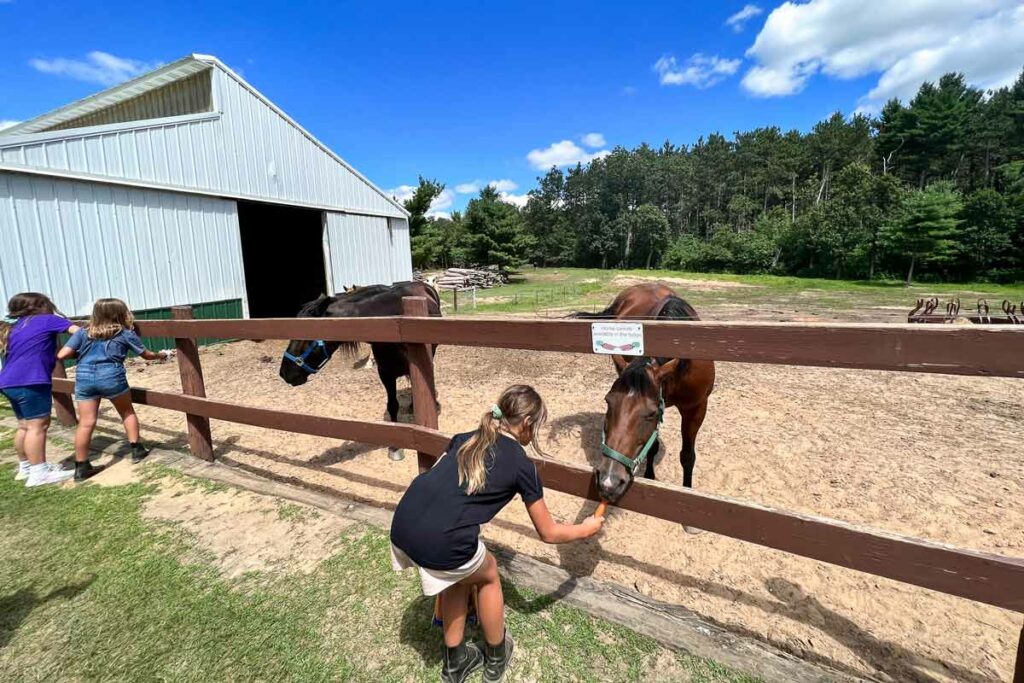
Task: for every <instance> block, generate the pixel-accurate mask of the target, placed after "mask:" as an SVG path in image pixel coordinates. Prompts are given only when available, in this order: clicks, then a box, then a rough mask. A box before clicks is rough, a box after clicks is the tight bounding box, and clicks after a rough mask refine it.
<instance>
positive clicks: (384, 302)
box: [280, 282, 441, 460]
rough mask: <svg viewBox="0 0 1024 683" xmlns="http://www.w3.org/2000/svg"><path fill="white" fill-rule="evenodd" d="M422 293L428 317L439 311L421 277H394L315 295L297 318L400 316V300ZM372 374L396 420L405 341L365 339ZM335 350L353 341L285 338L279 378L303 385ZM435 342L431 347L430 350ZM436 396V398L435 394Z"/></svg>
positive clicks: (405, 368) (395, 454) (405, 369)
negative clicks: (372, 363)
mask: <svg viewBox="0 0 1024 683" xmlns="http://www.w3.org/2000/svg"><path fill="white" fill-rule="evenodd" d="M407 296H422V297H426V299H427V311H428V313H429V314H430V315H431V316H438V317H439V316H440V315H441V301H440V299H439V298H438V296H437V292H436V291H435V290H434V288H433V287H431V286H430V285H427V284H425V283H423V282H396V283H395V284H393V285H370V286H367V287H357V288H353V289H352V290H351V291H348V292H346V293H345V294H338V295H336V296H327V295H321V296H320V297H319V298H317V299H316V300H315V301H310V302H309V303H307V304H306V305H304V306H303V307H302V309H301V310H300V311H299V315H298V317H300V318H366V317H375V316H391V315H402V299H403V298H404V297H407ZM370 348H371V350H372V353H373V359H374V361H376V365H377V375H378V376H379V377H380V381H381V384H383V385H384V390H385V391H386V392H387V395H388V402H387V411H388V416H389V417H390V418H391V421H392V422H397V421H398V386H397V382H398V378H399V377H406V376H408V375H409V358H408V356H407V355H406V347H405V344H394V343H381V342H374V343H372V344H370ZM338 349H341V350H342V352H343V353H347V354H349V355H354V354H355V353H356V352H357V351H358V350H359V343H358V342H336V341H323V340H321V339H317V340H293V341H291V342H289V343H288V348H287V349H285V352H284V357H283V358H282V359H281V371H280V375H281V379H283V380H284V381H285V382H288V384H290V385H292V386H293V387H296V386H299V385H300V384H305V383H306V382H307V381H308V380H309V378H310V376H311V375H314V374H316V373H317V372H318V371H319V370H320V368H322V367H323V366H324V365H326V364H327V361H329V360H330V359H331V356H333V355H334V353H335V352H336V351H338ZM436 350H437V347H436V346H434V347H431V353H433V352H434V351H436ZM435 400H436V397H435ZM388 455H389V456H390V457H391V458H392V459H393V460H400V459H401V454H400V451H398V450H396V449H388Z"/></svg>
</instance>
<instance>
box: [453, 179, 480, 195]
mask: <svg viewBox="0 0 1024 683" xmlns="http://www.w3.org/2000/svg"><path fill="white" fill-rule="evenodd" d="M455 191H456V192H458V193H459V194H476V193H477V192H479V191H480V181H479V180H472V181H470V182H468V183H459V184H458V185H456V186H455Z"/></svg>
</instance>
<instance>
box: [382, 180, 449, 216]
mask: <svg viewBox="0 0 1024 683" xmlns="http://www.w3.org/2000/svg"><path fill="white" fill-rule="evenodd" d="M416 187H417V186H416V185H399V186H398V187H393V188H391V189H390V190H388V191H387V193H388V194H389V195H391V196H392V197H394V198H395V201H398V202H400V203H405V202H406V201H407V200H409V199H412V196H413V195H414V194H415V193H416ZM454 203H455V193H454V192H452V191H451V190H449V189H447V188H445V189H443V190H441V194H439V195H437V196H436V197H434V201H432V202H430V208H429V209H428V210H427V214H426V215H427V216H429V217H431V218H436V217H443V218H448V217H450V215H451V214H450V213H449V212H448V209H451V208H452V204H454Z"/></svg>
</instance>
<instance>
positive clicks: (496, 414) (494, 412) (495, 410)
mask: <svg viewBox="0 0 1024 683" xmlns="http://www.w3.org/2000/svg"><path fill="white" fill-rule="evenodd" d="M491 417H493V418H494V419H495V420H500V419H501V418H502V417H503V415H502V412H501V408H499V407H498V404H497V403H495V404H494V405H493V406H491Z"/></svg>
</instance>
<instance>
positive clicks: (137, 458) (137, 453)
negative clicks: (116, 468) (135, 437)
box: [131, 442, 149, 465]
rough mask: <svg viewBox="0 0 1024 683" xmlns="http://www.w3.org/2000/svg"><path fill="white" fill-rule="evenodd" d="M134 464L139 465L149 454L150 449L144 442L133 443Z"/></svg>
mask: <svg viewBox="0 0 1024 683" xmlns="http://www.w3.org/2000/svg"><path fill="white" fill-rule="evenodd" d="M131 446H132V464H133V465H137V464H139V463H140V462H142V461H143V460H144V459H145V458H146V456H147V455H149V449H148V448H146V447H145V446H143V445H142V443H141V442H140V443H133V444H132V445H131Z"/></svg>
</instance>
